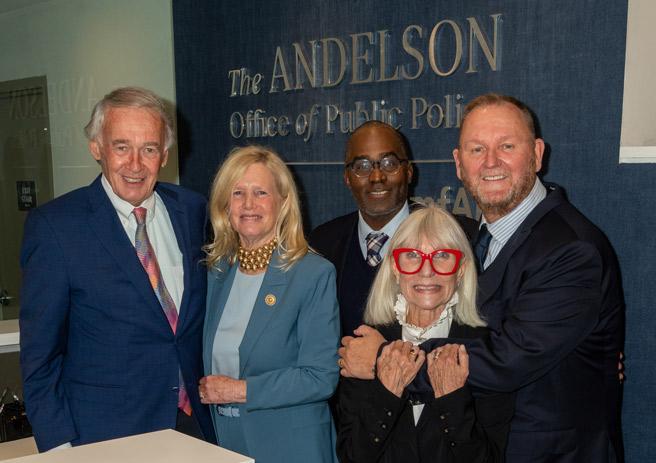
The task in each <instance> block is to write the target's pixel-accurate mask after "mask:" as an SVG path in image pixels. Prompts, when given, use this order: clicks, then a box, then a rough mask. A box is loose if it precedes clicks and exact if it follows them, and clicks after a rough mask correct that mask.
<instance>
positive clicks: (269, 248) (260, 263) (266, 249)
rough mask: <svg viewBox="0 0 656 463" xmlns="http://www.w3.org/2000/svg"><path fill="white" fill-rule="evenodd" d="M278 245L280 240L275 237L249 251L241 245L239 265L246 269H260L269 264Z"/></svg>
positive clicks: (238, 256)
mask: <svg viewBox="0 0 656 463" xmlns="http://www.w3.org/2000/svg"><path fill="white" fill-rule="evenodd" d="M276 247H278V240H276V239H275V238H274V239H273V240H271V241H269V242H268V243H267V244H265V245H264V246H262V247H260V248H257V249H253V250H252V251H247V250H246V249H244V248H242V247H241V244H240V245H239V249H238V250H237V259H239V266H240V267H241V268H242V269H244V270H259V269H263V268H265V267H266V266H267V265H269V261H270V260H271V256H272V255H273V251H275V249H276Z"/></svg>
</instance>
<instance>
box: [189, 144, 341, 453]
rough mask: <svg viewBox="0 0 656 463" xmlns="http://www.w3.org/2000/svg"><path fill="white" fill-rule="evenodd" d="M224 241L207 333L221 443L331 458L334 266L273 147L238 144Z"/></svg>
mask: <svg viewBox="0 0 656 463" xmlns="http://www.w3.org/2000/svg"><path fill="white" fill-rule="evenodd" d="M209 210H210V218H211V223H212V228H213V229H214V241H213V242H212V243H211V244H209V245H207V246H206V252H207V263H208V268H209V280H208V283H209V284H208V288H207V314H206V317H205V330H204V335H203V357H204V365H205V373H206V375H207V376H206V377H204V378H202V379H201V381H200V386H199V392H200V397H201V399H202V400H201V401H202V402H203V403H206V404H212V405H211V407H210V408H211V412H212V419H213V421H214V427H215V430H216V437H217V440H218V443H219V445H220V446H221V447H225V448H228V449H230V450H233V451H235V452H238V453H241V454H244V455H248V456H250V457H253V458H255V461H257V462H258V463H267V462H272V463H275V462H281V463H282V462H285V463H289V462H308V461H311V462H332V461H334V458H335V453H334V442H335V433H334V426H333V424H332V421H331V420H332V418H331V414H330V410H329V407H328V402H327V399H328V398H329V397H331V396H332V394H333V392H334V391H335V387H336V386H337V381H338V378H339V369H338V367H337V359H338V355H337V348H338V345H339V315H338V305H337V300H336V296H335V269H334V267H333V266H332V265H331V264H330V263H329V262H328V261H327V260H325V259H323V258H322V257H319V256H318V255H316V254H314V253H312V252H308V245H307V242H306V240H305V238H304V236H303V229H302V224H301V214H300V210H299V205H298V194H297V192H296V187H295V185H294V181H293V179H292V176H291V174H290V172H289V170H288V169H287V167H286V166H285V164H284V163H283V162H282V160H281V159H280V158H279V157H278V156H277V155H276V154H275V153H273V152H271V151H269V150H267V149H265V148H263V147H260V146H247V147H242V148H236V149H234V150H233V151H232V152H231V153H230V155H229V156H228V158H227V159H226V161H225V162H224V163H223V165H222V166H221V168H220V169H219V172H218V173H217V175H216V177H215V179H214V184H213V186H212V191H211V196H210V204H209Z"/></svg>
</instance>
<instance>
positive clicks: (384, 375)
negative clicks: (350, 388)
mask: <svg viewBox="0 0 656 463" xmlns="http://www.w3.org/2000/svg"><path fill="white" fill-rule="evenodd" d="M354 334H355V335H357V336H356V337H353V336H345V337H344V338H342V345H343V347H341V348H340V349H339V356H340V360H339V366H340V368H341V374H342V376H344V377H352V378H360V379H373V378H374V365H376V366H377V370H378V379H379V380H380V381H381V383H382V384H383V385H384V386H385V387H386V388H387V389H388V390H389V391H390V392H392V393H394V394H395V395H396V396H397V397H401V394H402V393H403V389H405V387H406V386H408V384H410V383H411V382H412V380H413V379H414V378H415V376H416V375H417V372H418V371H419V369H420V368H421V366H422V365H423V363H424V362H425V361H426V357H427V356H426V354H425V353H424V352H423V351H422V350H421V349H419V348H418V347H414V346H413V345H412V343H409V342H403V341H400V340H398V341H394V342H392V343H390V344H388V345H387V346H385V347H384V348H383V350H382V351H381V355H380V356H379V357H378V359H376V355H377V354H378V349H379V348H380V345H381V344H382V343H384V342H386V340H385V338H384V337H383V336H382V335H381V334H380V333H379V332H378V331H377V330H375V329H374V328H371V327H370V326H366V325H362V326H360V327H359V328H358V329H357V330H355V331H354ZM427 372H428V377H429V380H430V383H431V386H432V388H433V392H434V394H435V397H436V398H437V397H441V396H443V395H446V394H449V393H451V392H453V391H455V390H456V389H459V388H461V387H463V386H464V385H465V382H466V380H467V377H468V376H469V356H468V355H467V351H466V349H465V346H462V345H458V344H447V345H445V346H441V347H438V348H436V349H435V350H433V351H432V352H430V353H429V354H428V361H427Z"/></svg>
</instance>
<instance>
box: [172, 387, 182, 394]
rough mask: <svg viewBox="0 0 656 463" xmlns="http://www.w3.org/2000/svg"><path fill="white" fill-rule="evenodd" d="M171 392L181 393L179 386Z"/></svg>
mask: <svg viewBox="0 0 656 463" xmlns="http://www.w3.org/2000/svg"><path fill="white" fill-rule="evenodd" d="M171 392H174V393H176V394H177V393H178V392H180V388H179V387H178V386H175V387H173V388H171Z"/></svg>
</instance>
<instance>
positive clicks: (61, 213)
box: [20, 177, 214, 451]
mask: <svg viewBox="0 0 656 463" xmlns="http://www.w3.org/2000/svg"><path fill="white" fill-rule="evenodd" d="M155 190H156V191H157V192H158V194H159V195H160V197H161V198H162V200H163V202H164V204H165V205H166V209H167V211H168V214H169V216H170V218H171V224H172V225H173V230H174V231H175V235H176V237H177V240H178V246H179V247H180V251H181V252H182V255H183V267H184V293H183V296H182V301H181V304H180V308H179V313H180V317H179V319H178V325H177V331H176V333H175V334H173V331H172V330H171V327H170V325H169V323H168V321H167V319H166V316H165V314H164V312H163V310H162V307H161V305H160V303H159V301H158V299H157V296H156V295H155V292H154V291H153V288H152V286H151V284H150V281H149V279H148V275H147V273H146V271H145V270H144V268H143V267H142V265H141V262H140V261H139V258H138V257H137V253H136V252H135V250H134V247H133V246H132V244H131V242H130V240H129V238H128V236H127V235H126V233H125V230H124V228H123V226H122V224H121V222H120V220H119V217H118V214H117V212H116V210H115V209H114V207H113V205H112V203H111V201H110V200H109V197H108V196H107V194H106V193H105V191H104V189H103V187H102V184H101V182H100V177H98V178H97V179H96V180H95V181H94V182H93V183H92V184H91V185H90V186H89V187H84V188H80V189H78V190H75V191H72V192H71V193H68V194H66V195H64V196H61V197H59V198H57V199H54V200H53V201H51V202H49V203H47V204H44V205H43V206H41V207H38V208H36V209H34V210H32V211H31V212H30V213H29V214H28V216H27V219H26V220H25V226H24V234H23V244H22V248H21V266H22V268H23V285H22V287H21V292H20V297H21V310H20V331H21V339H20V344H21V353H20V358H21V369H22V374H23V395H24V397H25V403H26V409H27V415H28V419H29V421H30V423H31V424H32V428H33V430H34V437H35V439H36V443H37V446H38V448H39V450H40V451H45V450H48V449H50V448H52V447H55V446H57V445H60V444H62V443H65V442H71V443H72V444H73V445H81V444H87V443H90V442H96V441H101V440H106V439H112V438H117V437H123V436H128V435H133V434H140V433H144V432H150V431H155V430H160V429H165V428H173V429H174V428H175V425H176V417H177V401H178V397H177V396H178V367H179V368H180V369H181V371H182V375H183V377H184V380H185V384H186V387H187V391H188V392H189V397H190V399H191V405H192V408H193V413H192V416H193V417H195V418H196V420H197V422H198V425H199V428H200V430H201V432H203V434H204V436H205V437H206V438H207V439H209V440H211V441H213V440H214V434H213V432H212V424H211V420H210V416H209V412H208V408H207V407H206V406H203V405H201V403H200V400H199V397H198V380H199V379H200V378H201V377H202V372H203V370H202V356H201V336H202V325H203V314H204V308H205V294H206V284H207V278H206V272H205V269H204V266H203V265H202V264H201V263H200V262H199V261H200V260H201V259H202V258H203V252H202V251H201V246H202V245H203V240H204V227H205V221H206V201H205V198H203V197H202V196H201V195H199V194H197V193H192V192H190V191H187V190H184V189H182V188H180V187H178V186H175V185H170V184H161V183H159V184H157V186H156V187H155Z"/></svg>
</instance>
